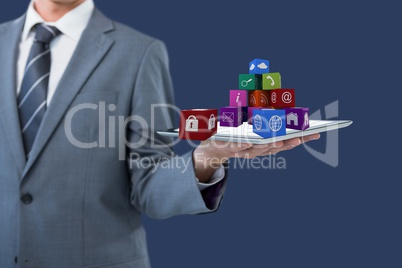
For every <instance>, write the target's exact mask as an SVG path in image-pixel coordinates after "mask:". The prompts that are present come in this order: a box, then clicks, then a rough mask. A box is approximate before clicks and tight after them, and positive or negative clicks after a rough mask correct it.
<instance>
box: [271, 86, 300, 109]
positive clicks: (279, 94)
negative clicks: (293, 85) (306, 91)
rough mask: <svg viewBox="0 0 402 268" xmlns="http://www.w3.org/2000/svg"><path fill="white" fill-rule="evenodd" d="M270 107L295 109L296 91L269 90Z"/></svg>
mask: <svg viewBox="0 0 402 268" xmlns="http://www.w3.org/2000/svg"><path fill="white" fill-rule="evenodd" d="M268 92H269V100H270V105H271V106H272V107H274V108H289V107H295V105H296V100H295V90H294V89H273V90H269V91H268Z"/></svg>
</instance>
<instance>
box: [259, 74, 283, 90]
mask: <svg viewBox="0 0 402 268" xmlns="http://www.w3.org/2000/svg"><path fill="white" fill-rule="evenodd" d="M278 88H282V81H281V74H280V73H267V74H263V75H262V89H265V90H269V89H278Z"/></svg>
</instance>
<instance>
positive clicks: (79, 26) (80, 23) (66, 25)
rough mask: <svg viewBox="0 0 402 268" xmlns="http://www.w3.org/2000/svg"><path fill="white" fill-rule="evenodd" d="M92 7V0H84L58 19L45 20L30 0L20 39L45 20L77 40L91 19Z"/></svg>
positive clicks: (93, 6)
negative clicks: (54, 20)
mask: <svg viewBox="0 0 402 268" xmlns="http://www.w3.org/2000/svg"><path fill="white" fill-rule="evenodd" d="M94 9H95V5H94V2H93V0H86V1H84V2H83V3H82V4H81V5H79V6H77V7H76V8H74V9H73V10H71V11H69V12H68V13H66V14H65V15H64V16H63V17H61V18H60V19H59V20H58V21H56V22H45V20H44V19H43V18H42V17H41V16H40V15H39V14H38V12H36V10H35V8H34V4H33V1H31V3H30V4H29V7H28V11H27V14H26V19H25V24H24V30H23V32H22V40H26V39H27V38H28V35H29V33H30V32H31V30H32V27H33V26H35V25H36V24H38V23H44V22H45V23H46V24H48V25H52V26H56V27H57V29H59V30H60V31H61V32H62V33H63V34H64V35H67V36H68V37H70V38H72V39H73V40H74V41H77V42H78V41H79V39H80V38H81V35H82V33H83V32H84V30H85V28H86V27H87V25H88V22H89V20H90V19H91V16H92V13H93V11H94Z"/></svg>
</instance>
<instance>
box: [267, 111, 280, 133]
mask: <svg viewBox="0 0 402 268" xmlns="http://www.w3.org/2000/svg"><path fill="white" fill-rule="evenodd" d="M268 125H269V128H270V129H271V130H272V131H273V132H278V131H279V130H280V129H281V128H282V118H280V117H279V116H277V115H274V116H272V117H271V119H270V120H269V122H268Z"/></svg>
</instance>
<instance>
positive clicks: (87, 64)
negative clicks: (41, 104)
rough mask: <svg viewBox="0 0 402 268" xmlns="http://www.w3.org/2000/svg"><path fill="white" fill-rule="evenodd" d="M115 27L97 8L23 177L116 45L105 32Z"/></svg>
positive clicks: (47, 116) (60, 86) (52, 103)
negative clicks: (78, 95) (99, 65)
mask: <svg viewBox="0 0 402 268" xmlns="http://www.w3.org/2000/svg"><path fill="white" fill-rule="evenodd" d="M113 29H114V26H113V23H112V21H110V20H109V19H108V18H106V17H105V16H104V15H103V14H102V13H101V12H100V11H98V10H96V9H95V11H94V13H93V15H92V18H91V20H90V21H89V24H88V27H87V28H86V30H85V31H84V33H83V34H82V37H81V40H80V41H79V43H78V45H77V48H76V50H75V52H74V55H73V56H72V58H71V60H70V62H69V64H68V66H67V69H66V71H65V73H64V74H63V77H62V78H61V80H60V82H59V85H58V87H57V89H56V92H55V94H54V96H53V98H52V101H51V103H50V105H49V107H48V109H47V112H46V114H45V117H44V118H43V121H42V124H41V127H40V128H39V130H38V134H37V137H36V140H35V143H34V145H33V147H32V150H31V153H30V157H29V159H28V162H27V164H26V166H25V170H24V174H23V177H24V176H25V175H26V174H27V173H28V171H29V169H30V168H31V167H32V165H33V164H34V162H35V161H36V159H37V158H38V156H39V154H40V153H41V151H42V150H43V148H44V146H45V145H46V143H47V142H48V140H49V139H50V137H51V136H52V134H53V132H54V130H55V129H56V128H57V126H58V125H59V124H60V123H61V121H62V119H63V117H64V115H65V114H66V112H67V111H68V110H69V107H70V104H71V103H72V101H73V100H74V98H75V96H76V95H77V94H78V93H79V91H80V90H81V88H82V87H83V85H84V84H85V82H86V81H87V80H88V78H89V77H90V75H91V74H92V72H93V71H94V69H95V68H96V66H97V65H98V64H99V63H100V62H101V60H102V59H103V58H104V56H105V55H106V54H107V53H108V51H109V49H110V48H111V46H112V45H113V43H114V41H113V40H112V39H110V38H109V37H107V36H106V35H105V33H106V32H109V31H112V30H113Z"/></svg>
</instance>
